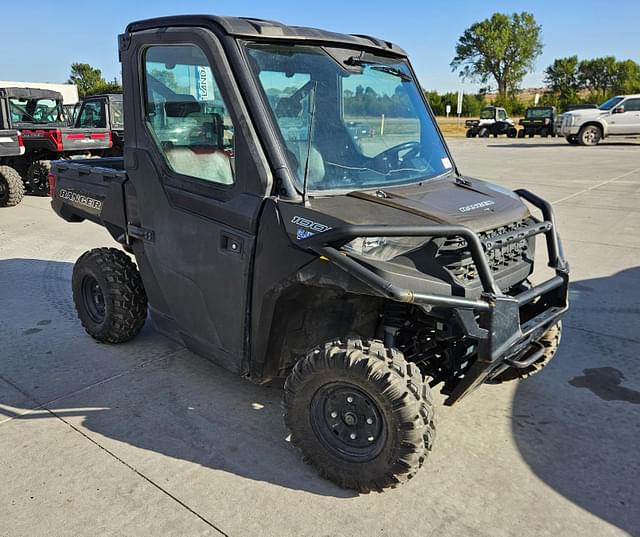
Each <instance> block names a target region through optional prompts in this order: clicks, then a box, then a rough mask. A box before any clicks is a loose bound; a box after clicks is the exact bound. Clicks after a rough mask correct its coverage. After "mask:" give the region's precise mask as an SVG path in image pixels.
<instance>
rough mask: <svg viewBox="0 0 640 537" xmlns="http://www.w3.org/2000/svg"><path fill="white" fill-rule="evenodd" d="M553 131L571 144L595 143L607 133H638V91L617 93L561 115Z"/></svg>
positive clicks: (635, 134)
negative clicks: (606, 99)
mask: <svg viewBox="0 0 640 537" xmlns="http://www.w3.org/2000/svg"><path fill="white" fill-rule="evenodd" d="M556 131H557V133H558V134H559V135H560V136H564V137H565V138H566V139H567V142H569V143H570V144H572V145H578V144H579V145H597V144H598V142H600V140H603V139H605V138H608V137H610V136H640V94H636V95H618V96H616V97H612V98H611V99H609V100H608V101H605V102H604V103H602V104H601V105H600V106H599V107H597V108H585V109H581V110H573V111H571V112H565V113H564V114H562V115H561V116H560V117H559V118H558V119H557V123H556Z"/></svg>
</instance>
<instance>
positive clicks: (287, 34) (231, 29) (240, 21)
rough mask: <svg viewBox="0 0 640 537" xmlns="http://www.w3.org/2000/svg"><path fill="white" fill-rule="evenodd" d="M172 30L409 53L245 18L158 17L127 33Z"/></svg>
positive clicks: (369, 40) (364, 39) (367, 39)
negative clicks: (189, 28) (208, 30)
mask: <svg viewBox="0 0 640 537" xmlns="http://www.w3.org/2000/svg"><path fill="white" fill-rule="evenodd" d="M171 26H201V27H214V28H215V29H217V30H219V31H222V32H223V33H225V34H227V35H230V36H234V37H247V38H253V39H265V40H284V41H301V42H314V43H332V44H333V43H336V44H341V45H350V46H354V47H358V48H368V49H376V50H381V51H384V52H386V53H388V54H394V55H397V56H406V55H407V54H406V52H405V51H404V50H403V49H401V48H400V47H399V46H398V45H395V44H394V43H391V42H389V41H384V40H383V39H378V38H376V37H371V36H368V35H356V34H339V33H335V32H328V31H326V30H319V29H317V28H305V27H302V26H287V25H285V24H282V23H281V22H276V21H271V20H263V19H252V18H244V17H218V16H215V15H179V16H172V17H158V18H154V19H146V20H141V21H136V22H132V23H130V24H129V25H128V26H127V30H126V31H127V33H132V32H139V31H142V30H152V29H154V28H167V27H171Z"/></svg>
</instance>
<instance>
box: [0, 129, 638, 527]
mask: <svg viewBox="0 0 640 537" xmlns="http://www.w3.org/2000/svg"><path fill="white" fill-rule="evenodd" d="M450 147H451V149H452V152H453V155H454V158H455V159H456V161H457V163H458V165H459V166H460V167H461V169H462V171H463V172H464V173H466V174H468V175H470V176H476V177H483V178H490V179H492V180H495V181H496V182H498V183H500V184H502V185H504V186H508V187H512V188H514V187H525V188H529V189H530V190H533V191H535V192H537V193H538V194H540V195H542V196H544V197H546V198H547V199H549V200H550V201H553V202H554V205H555V208H556V211H557V216H558V221H559V226H560V230H561V233H562V237H563V240H564V245H565V250H566V254H567V257H568V259H569V260H570V262H571V266H572V279H573V283H572V290H571V298H572V309H571V311H570V313H569V315H568V317H567V318H566V321H565V331H564V334H563V342H562V345H561V349H560V351H559V352H558V355H557V357H556V359H555V360H554V362H553V363H552V364H551V365H550V366H549V367H548V368H546V369H545V370H544V372H542V373H541V374H540V375H538V376H536V377H534V378H532V379H529V380H527V381H524V382H522V383H511V384H507V385H500V386H486V387H484V388H483V389H482V390H480V391H478V392H476V393H475V394H474V395H473V396H471V397H469V398H468V399H466V400H465V401H464V402H462V403H461V404H460V405H458V406H455V407H453V408H445V407H441V408H439V430H438V439H437V442H436V447H435V451H434V453H433V454H432V456H431V457H430V458H429V460H428V461H427V463H426V464H425V467H424V468H423V469H422V471H421V472H420V473H419V474H418V475H417V477H416V478H415V479H413V480H412V481H410V482H409V483H408V484H407V485H406V486H404V487H401V488H399V489H397V490H392V491H388V492H386V493H384V494H368V495H356V494H354V493H352V492H350V491H344V490H341V489H339V488H337V487H335V486H334V485H332V484H331V483H328V482H326V481H324V480H322V479H320V478H319V477H317V476H316V475H315V473H314V472H313V471H312V470H311V469H310V468H309V467H308V466H306V465H305V464H304V463H303V462H302V459H301V457H300V456H299V454H298V453H297V452H296V451H295V450H294V449H293V448H292V446H291V445H290V444H289V443H288V442H287V441H286V436H287V432H286V431H285V429H284V426H283V423H282V419H281V409H280V396H281V393H280V390H279V389H278V388H277V387H267V386H260V387H259V386H254V385H252V384H251V383H249V382H247V381H243V380H242V379H239V378H236V377H234V376H233V375H231V374H229V373H227V372H225V371H224V370H222V369H220V368H218V367H216V366H214V365H212V364H210V363H209V362H207V361H206V360H204V359H202V358H199V357H197V356H194V355H192V354H191V353H189V352H188V351H185V350H183V349H182V348H181V347H180V346H178V345H177V344H175V343H173V342H170V341H168V340H167V339H165V338H164V337H162V336H160V335H158V334H157V333H155V332H154V330H153V328H152V326H151V325H150V323H147V326H145V328H144V330H143V332H142V334H141V335H140V336H139V337H138V338H137V339H136V340H134V341H133V342H131V343H128V344H124V345H120V346H107V345H100V344H97V343H95V342H94V341H93V340H92V339H90V338H89V336H87V335H86V334H85V332H84V330H83V329H82V328H81V326H80V324H79V322H78V321H77V320H76V317H75V311H74V307H73V304H72V299H71V291H70V277H71V270H72V263H73V261H74V260H75V259H76V258H77V257H78V256H79V255H80V254H81V253H82V252H84V251H85V250H86V249H89V248H91V247H95V246H102V245H105V246H112V245H114V243H113V242H112V240H111V239H110V237H109V236H108V235H107V233H106V231H105V230H103V229H102V228H99V227H97V226H95V225H93V224H90V223H83V224H74V225H72V224H67V223H65V222H63V221H62V220H61V219H59V218H58V217H57V216H55V215H54V213H53V212H52V211H51V209H50V208H49V204H48V201H47V200H46V199H42V198H33V197H29V198H26V199H25V201H24V202H23V203H22V204H21V205H20V206H18V207H15V208H10V209H1V210H0V476H1V480H0V536H3V537H4V536H12V537H13V536H29V537H36V536H63V535H64V536H66V535H74V536H79V535H101V536H102V535H154V536H165V535H166V536H178V535H182V536H185V535H189V536H191V535H220V534H222V535H231V536H254V535H265V536H279V537H280V536H289V535H292V536H305V535H314V536H315V535H318V536H319V535H326V536H338V535H340V536H342V535H345V536H360V535H366V536H374V535H376V536H377V535H387V536H421V537H423V536H424V537H426V536H447V537H449V536H464V537H473V536H491V537H500V536H519V537H522V536H536V537H541V536H554V537H558V536H574V535H590V536H598V537H607V536H620V535H636V536H637V535H640V485H639V483H640V457H639V455H638V446H639V445H640V361H639V360H638V359H639V357H640V306H639V304H640V234H639V233H638V232H639V231H640V209H639V206H640V141H636V142H634V143H625V142H615V143H611V144H603V145H601V146H598V147H593V148H582V147H572V146H569V145H568V144H566V143H565V142H564V141H558V140H542V139H540V138H536V139H532V140H507V139H500V140H494V139H488V140H479V139H473V140H467V139H454V140H452V141H451V142H450Z"/></svg>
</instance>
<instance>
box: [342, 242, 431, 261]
mask: <svg viewBox="0 0 640 537" xmlns="http://www.w3.org/2000/svg"><path fill="white" fill-rule="evenodd" d="M428 241H429V238H428V237H358V238H357V239H353V240H352V241H351V242H349V243H347V244H345V245H344V246H343V248H344V249H345V250H347V251H349V252H353V253H354V254H357V255H361V256H363V257H369V258H371V259H377V260H378V261H389V260H390V259H393V258H394V257H398V256H399V255H402V254H406V253H408V252H410V251H412V250H415V249H416V248H419V247H420V246H422V245H423V244H425V243H426V242H428Z"/></svg>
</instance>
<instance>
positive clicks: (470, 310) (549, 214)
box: [302, 190, 569, 405]
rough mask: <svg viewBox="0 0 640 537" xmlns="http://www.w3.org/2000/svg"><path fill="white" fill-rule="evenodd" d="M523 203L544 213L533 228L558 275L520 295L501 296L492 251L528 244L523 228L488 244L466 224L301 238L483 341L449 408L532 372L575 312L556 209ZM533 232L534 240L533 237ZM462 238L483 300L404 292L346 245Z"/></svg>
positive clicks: (387, 293)
mask: <svg viewBox="0 0 640 537" xmlns="http://www.w3.org/2000/svg"><path fill="white" fill-rule="evenodd" d="M516 194H518V195H519V196H520V197H521V198H523V199H524V200H526V201H528V202H529V203H531V204H532V205H533V206H535V207H537V208H538V209H540V211H541V212H542V220H540V221H537V223H536V225H535V226H533V228H532V229H531V230H529V231H528V233H529V234H530V235H537V234H544V235H545V238H546V243H547V254H548V265H549V267H551V268H552V269H554V271H555V273H556V274H555V276H554V277H552V278H551V279H549V280H547V281H545V282H543V283H541V284H539V285H536V286H535V287H532V288H530V289H528V290H526V291H524V292H522V293H520V294H517V295H513V296H512V295H505V294H504V293H502V291H501V290H500V288H499V287H498V285H497V284H496V281H495V279H494V277H493V273H492V272H491V269H490V267H489V263H488V261H487V256H486V255H485V252H487V251H489V250H492V249H494V248H498V247H500V246H503V245H506V244H511V243H513V242H516V241H519V240H522V238H523V237H522V231H519V232H514V233H512V234H506V235H503V236H500V237H498V238H494V239H492V240H490V241H484V242H483V241H482V240H481V239H480V238H479V237H478V235H477V234H476V233H474V232H473V231H471V230H470V229H469V228H468V227H466V226H460V225H446V224H442V225H432V226H386V225H376V226H366V225H353V226H342V227H339V228H334V229H331V230H329V231H325V232H323V233H319V234H317V235H314V236H312V237H309V238H307V239H305V240H304V241H302V242H303V243H304V245H305V246H306V247H307V248H308V249H310V250H312V251H314V252H315V253H317V254H318V255H321V256H325V257H327V258H329V259H330V260H331V261H333V262H334V263H335V264H336V265H338V266H339V267H341V268H342V269H343V270H345V271H347V272H349V273H350V274H352V275H353V276H354V277H356V278H358V279H360V280H361V281H363V282H364V283H366V284H368V285H369V286H370V287H372V288H373V289H374V290H375V291H376V292H377V293H378V294H380V295H382V296H384V297H386V298H388V299H390V300H395V301H397V302H408V303H413V304H416V305H417V306H419V307H422V308H423V309H424V310H425V311H427V312H429V311H431V309H432V308H449V309H452V310H453V311H454V312H455V314H456V316H457V319H458V321H459V324H460V326H461V327H462V330H463V332H464V334H465V337H467V338H469V339H471V340H475V341H476V342H477V349H478V350H477V357H476V360H475V361H474V362H473V364H472V365H471V367H470V368H469V369H468V370H467V371H465V373H464V376H463V377H462V378H461V379H460V380H459V381H458V382H457V383H456V384H455V386H454V387H453V389H452V390H451V392H450V393H449V396H448V398H447V400H446V401H445V403H446V404H448V405H451V404H453V403H455V402H456V401H459V400H460V399H462V398H463V397H464V396H465V395H467V394H468V393H470V392H472V391H473V390H474V389H475V388H477V387H478V386H480V385H481V384H482V383H483V382H485V381H487V380H490V379H491V378H492V377H494V376H495V375H496V374H498V373H499V372H500V371H503V370H504V369H506V368H507V367H517V368H525V367H529V366H530V365H531V364H532V363H533V362H535V361H536V360H537V359H538V358H539V356H537V355H536V352H535V351H536V350H537V347H536V341H537V340H538V339H540V337H541V336H542V335H543V334H544V332H546V331H547V330H548V329H549V328H551V327H552V326H553V325H554V324H555V323H557V322H558V321H559V320H560V319H561V318H562V316H563V315H564V313H565V312H566V311H567V309H568V291H569V266H568V264H567V262H566V261H565V259H564V254H563V252H562V245H561V243H560V239H559V237H558V233H557V230H556V223H555V217H554V214H553V209H552V207H551V205H550V204H549V203H548V202H546V201H544V200H543V199H541V198H539V197H538V196H536V195H535V194H533V193H531V192H529V191H527V190H516ZM530 235H529V236H530ZM379 236H387V237H392V236H393V237H403V236H404V237H409V236H411V237H461V238H463V239H465V240H466V241H467V243H468V246H469V251H470V252H471V255H472V257H473V261H474V264H475V266H476V267H477V270H478V275H479V278H480V281H481V282H482V287H483V294H482V296H481V297H480V298H479V299H477V300H473V299H469V298H461V297H454V296H447V295H437V294H429V293H420V292H414V290H411V289H403V288H400V287H398V286H396V285H394V284H393V283H391V282H390V281H388V280H386V279H385V278H383V277H381V276H380V275H378V274H376V273H375V272H374V271H372V270H371V269H370V268H368V267H365V266H364V265H362V264H361V263H359V262H358V261H357V260H355V259H353V258H352V257H350V256H348V255H345V252H344V251H341V250H340V248H341V247H342V246H343V245H344V244H346V243H347V242H349V241H351V240H353V239H354V238H356V237H379Z"/></svg>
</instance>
